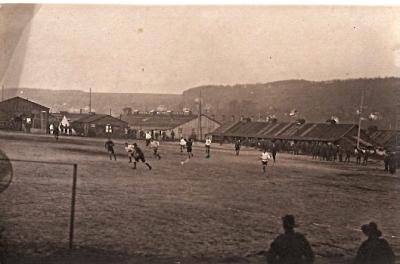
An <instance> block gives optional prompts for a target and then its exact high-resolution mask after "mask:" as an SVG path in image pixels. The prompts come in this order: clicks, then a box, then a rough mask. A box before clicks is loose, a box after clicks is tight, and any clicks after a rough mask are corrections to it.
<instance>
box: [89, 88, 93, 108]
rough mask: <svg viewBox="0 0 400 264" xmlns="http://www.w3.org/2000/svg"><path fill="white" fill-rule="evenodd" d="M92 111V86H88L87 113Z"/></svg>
mask: <svg viewBox="0 0 400 264" xmlns="http://www.w3.org/2000/svg"><path fill="white" fill-rule="evenodd" d="M91 112H92V87H90V88H89V114H90V113H91Z"/></svg>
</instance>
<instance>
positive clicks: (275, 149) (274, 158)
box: [271, 142, 278, 163]
mask: <svg viewBox="0 0 400 264" xmlns="http://www.w3.org/2000/svg"><path fill="white" fill-rule="evenodd" d="M271 151H272V159H273V160H274V163H275V161H276V153H277V152H278V146H277V145H276V144H275V142H274V143H272V147H271Z"/></svg>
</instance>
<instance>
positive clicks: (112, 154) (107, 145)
mask: <svg viewBox="0 0 400 264" xmlns="http://www.w3.org/2000/svg"><path fill="white" fill-rule="evenodd" d="M104 147H105V149H106V150H107V152H108V154H109V155H110V160H112V157H114V160H117V156H116V155H115V152H114V142H112V140H111V138H109V139H108V140H107V141H106V143H105V144H104Z"/></svg>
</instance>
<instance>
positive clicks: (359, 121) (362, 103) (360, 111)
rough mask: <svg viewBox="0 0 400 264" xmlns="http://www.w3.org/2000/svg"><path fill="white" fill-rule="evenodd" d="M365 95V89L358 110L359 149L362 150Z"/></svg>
mask: <svg viewBox="0 0 400 264" xmlns="http://www.w3.org/2000/svg"><path fill="white" fill-rule="evenodd" d="M364 93H365V89H364V88H363V90H362V91H361V102H360V108H359V109H358V133H357V149H359V148H360V136H361V122H362V120H363V117H362V112H363V108H364V96H365V95H364Z"/></svg>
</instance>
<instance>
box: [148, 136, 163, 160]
mask: <svg viewBox="0 0 400 264" xmlns="http://www.w3.org/2000/svg"><path fill="white" fill-rule="evenodd" d="M150 146H151V148H152V149H153V156H154V157H156V158H158V159H161V156H160V154H159V153H158V148H159V147H160V142H159V141H158V140H152V141H151V143H150Z"/></svg>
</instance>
